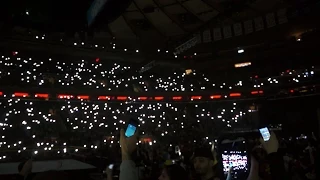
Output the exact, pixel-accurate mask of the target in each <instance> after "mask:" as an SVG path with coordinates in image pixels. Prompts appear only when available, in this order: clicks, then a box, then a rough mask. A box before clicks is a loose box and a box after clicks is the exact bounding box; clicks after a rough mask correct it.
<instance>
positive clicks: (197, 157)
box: [192, 148, 219, 180]
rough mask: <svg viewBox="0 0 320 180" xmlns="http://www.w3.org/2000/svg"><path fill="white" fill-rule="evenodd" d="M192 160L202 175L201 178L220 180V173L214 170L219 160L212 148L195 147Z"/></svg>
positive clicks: (201, 179)
mask: <svg viewBox="0 0 320 180" xmlns="http://www.w3.org/2000/svg"><path fill="white" fill-rule="evenodd" d="M192 161H193V166H194V169H195V171H196V173H197V175H198V176H199V177H200V178H199V180H219V177H218V174H217V173H216V172H215V171H214V167H215V166H216V164H217V161H216V159H215V157H214V156H213V153H212V152H211V151H210V149H207V148H197V149H195V151H194V153H193V156H192Z"/></svg>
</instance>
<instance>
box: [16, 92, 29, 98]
mask: <svg viewBox="0 0 320 180" xmlns="http://www.w3.org/2000/svg"><path fill="white" fill-rule="evenodd" d="M13 96H14V97H28V96H29V94H28V93H22V92H16V93H14V94H13Z"/></svg>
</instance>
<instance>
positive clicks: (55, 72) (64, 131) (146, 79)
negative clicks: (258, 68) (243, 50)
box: [0, 52, 318, 180]
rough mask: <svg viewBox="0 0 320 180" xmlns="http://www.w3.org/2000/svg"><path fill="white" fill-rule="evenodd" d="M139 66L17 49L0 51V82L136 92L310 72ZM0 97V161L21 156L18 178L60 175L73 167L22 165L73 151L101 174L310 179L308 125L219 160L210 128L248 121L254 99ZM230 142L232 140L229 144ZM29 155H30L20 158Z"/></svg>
mask: <svg viewBox="0 0 320 180" xmlns="http://www.w3.org/2000/svg"><path fill="white" fill-rule="evenodd" d="M139 68H141V67H134V66H128V65H123V64H122V63H112V64H110V63H103V62H102V61H101V60H100V59H99V58H97V59H95V60H92V61H85V60H81V61H79V62H76V61H73V62H62V61H57V60H56V59H51V58H50V57H48V58H47V59H46V60H43V59H38V58H35V57H23V55H22V53H20V52H11V54H8V53H7V54H5V53H3V54H0V84H1V87H0V90H1V89H5V88H20V89H23V88H29V87H36V88H39V89H40V88H52V89H58V90H59V89H60V90H62V88H65V89H79V88H81V89H86V90H91V89H102V90H106V92H114V91H117V92H139V93H144V92H205V91H216V90H220V91H221V90H222V91H224V90H225V91H227V90H228V91H230V90H241V89H250V90H254V89H257V90H263V89H264V88H273V87H277V88H278V87H290V88H291V87H295V86H297V87H298V86H303V85H305V84H308V83H310V84H313V82H316V81H317V72H318V70H317V68H315V67H310V68H308V69H303V70H285V71H284V72H280V73H279V74H274V75H270V76H262V77H260V76H259V75H252V76H248V77H247V78H240V76H239V77H238V76H235V78H228V79H223V78H221V77H219V78H217V77H212V76H211V75H205V74H203V73H201V72H198V71H195V70H192V71H185V70H181V69H179V70H176V71H173V72H172V73H170V72H167V73H165V74H162V75H159V74H156V73H152V72H146V73H143V74H139V73H138V71H139ZM168 73H169V74H168ZM0 92H1V91H0ZM2 95H7V96H2ZM0 97H1V99H0V128H1V134H0V162H1V163H6V162H14V161H15V162H17V161H20V162H22V163H21V164H20V166H19V168H18V169H19V172H20V175H21V176H20V177H19V178H26V179H50V178H54V177H55V178H56V179H57V178H60V179H64V178H66V177H67V176H70V175H72V173H65V172H64V173H62V172H58V171H53V172H52V171H50V172H45V173H37V174H34V173H31V169H32V164H33V161H39V160H42V161H43V160H52V159H63V158H74V159H79V160H80V161H85V162H87V163H89V164H93V165H94V166H95V167H97V170H98V171H99V172H102V171H103V170H105V171H106V175H107V177H106V178H107V179H108V180H111V179H117V178H120V179H121V180H131V179H132V180H136V179H145V180H149V179H150V180H151V179H157V178H158V179H160V180H176V179H181V180H187V179H201V180H215V179H249V180H258V179H264V180H267V179H298V180H299V179H316V178H315V177H316V164H317V162H318V161H317V150H318V145H317V138H316V137H315V135H314V134H308V135H307V136H305V135H303V136H301V137H297V138H296V137H291V138H290V136H289V135H286V136H283V137H282V135H280V134H278V138H276V135H275V134H274V133H272V134H271V139H270V141H268V142H264V141H256V140H246V143H247V144H248V147H247V148H246V149H242V151H241V153H240V154H241V157H240V155H239V154H238V155H234V154H230V156H228V157H237V158H235V159H234V160H231V161H232V165H231V163H230V162H229V159H228V163H227V165H228V166H226V165H225V167H224V163H223V161H224V160H223V159H224V158H223V156H222V155H223V153H224V150H225V149H223V145H222V144H221V139H219V136H220V135H221V134H222V133H223V132H225V131H231V130H235V129H237V128H238V129H241V128H243V127H250V126H252V123H253V124H254V123H255V122H253V121H254V118H253V115H252V113H255V112H256V111H257V107H256V105H255V102H254V101H253V100H250V101H239V102H238V101H236V100H230V101H224V102H218V103H215V102H204V101H197V102H166V101H162V102H135V101H131V100H130V99H129V100H126V101H119V102H107V101H90V100H70V99H60V100H57V101H52V100H48V99H32V98H23V97H12V96H11V95H9V94H1V95H0ZM130 118H134V119H136V120H138V121H139V127H138V129H139V133H136V134H135V135H134V136H133V137H129V138H128V137H125V136H124V132H123V130H121V129H122V128H126V127H127V125H128V120H129V119H130ZM120 146H121V148H120ZM251 146H252V147H251ZM231 151H233V150H232V148H230V149H228V152H231ZM30 156H32V157H33V158H32V160H31V159H28V158H29V157H30ZM26 158H27V160H25V159H26ZM240 161H241V162H240ZM110 164H112V165H114V166H113V168H111V167H112V166H109V165H110ZM120 164H121V165H120ZM225 164H226V163H225ZM238 165H239V166H238ZM108 167H110V168H108ZM224 169H225V171H223V170H224ZM0 172H1V169H0ZM224 172H225V173H224ZM81 178H83V179H86V178H88V179H94V178H93V177H90V173H88V174H87V176H83V177H80V178H78V179H81ZM69 179H70V177H69Z"/></svg>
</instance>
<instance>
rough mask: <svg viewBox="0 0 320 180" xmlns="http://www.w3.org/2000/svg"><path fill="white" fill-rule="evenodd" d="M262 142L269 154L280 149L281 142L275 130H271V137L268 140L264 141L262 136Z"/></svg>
mask: <svg viewBox="0 0 320 180" xmlns="http://www.w3.org/2000/svg"><path fill="white" fill-rule="evenodd" d="M260 143H261V144H262V146H263V148H264V149H265V150H266V151H267V153H268V154H271V153H274V152H277V151H278V148H279V142H278V139H277V136H276V134H275V133H274V132H273V131H271V133H270V139H269V140H268V141H264V140H263V139H262V138H260Z"/></svg>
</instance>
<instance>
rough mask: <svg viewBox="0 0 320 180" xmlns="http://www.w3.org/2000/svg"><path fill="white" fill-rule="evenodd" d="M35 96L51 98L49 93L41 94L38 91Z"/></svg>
mask: <svg viewBox="0 0 320 180" xmlns="http://www.w3.org/2000/svg"><path fill="white" fill-rule="evenodd" d="M34 97H36V98H45V99H46V98H49V94H41V93H37V94H35V95H34Z"/></svg>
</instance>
